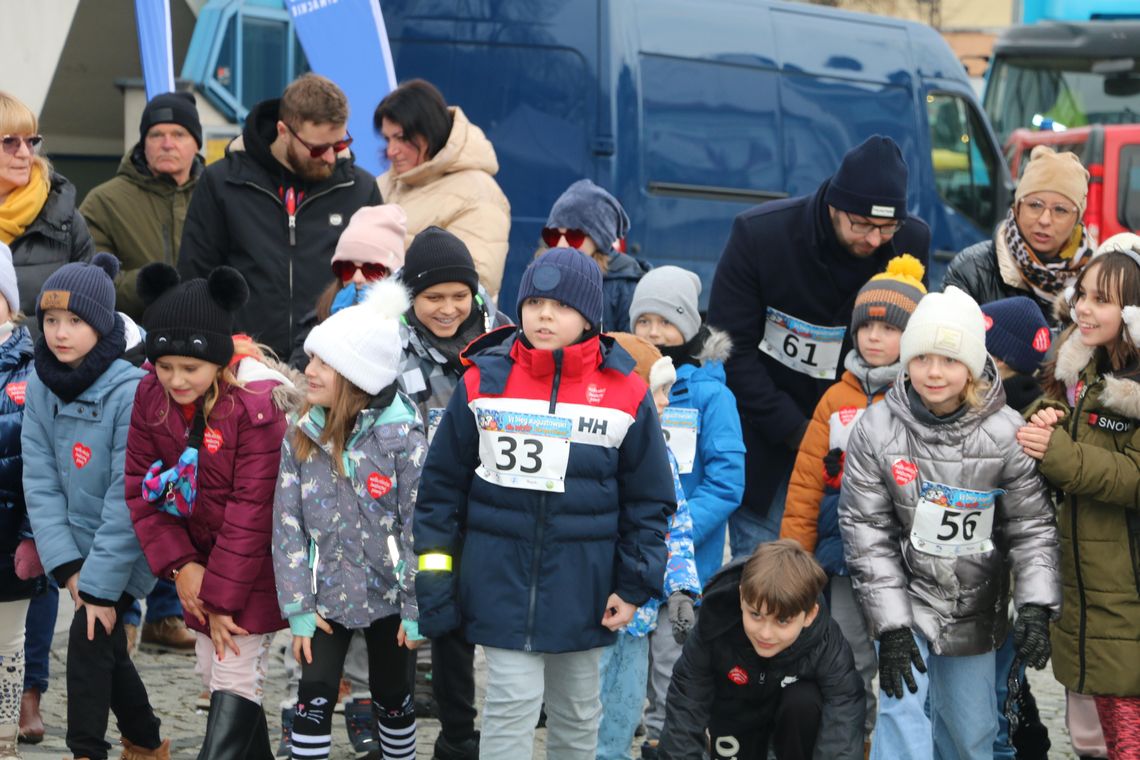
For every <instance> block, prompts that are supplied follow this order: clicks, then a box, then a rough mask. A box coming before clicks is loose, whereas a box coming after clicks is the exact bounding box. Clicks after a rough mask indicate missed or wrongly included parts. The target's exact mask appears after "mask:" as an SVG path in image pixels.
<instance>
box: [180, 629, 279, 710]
mask: <svg viewBox="0 0 1140 760" xmlns="http://www.w3.org/2000/svg"><path fill="white" fill-rule="evenodd" d="M195 635H196V636H197V637H198V643H197V644H195V646H194V653H195V654H196V655H197V656H198V664H197V665H195V666H194V672H196V673H197V674H198V675H199V676H201V678H202V685H203V686H205V687H206V688H207V689H209V690H210V693H211V694H212V693H214V692H215V691H229V692H233V693H234V694H237V695H238V696H239V697H245V698H246V699H248V700H249V701H251V702H256V703H257V704H261V698H262V697H263V696H264V695H265V678H266V676H267V675H268V672H269V670H268V669H269V647H270V643H271V642H272V641H273V634H272V633H256V634H251V635H249V636H234V637H233V640H234V643H235V644H237V648H238V650H239V651H240V652H241V654H234V653H233V650H232V649H229V648H227V649H226V650H225V653H224V657H223V659H221V660H219V659H218V655H217V653H216V652H215V651H214V642H213V641H211V640H210V637H209V636H207V635H206V634H204V633H195Z"/></svg>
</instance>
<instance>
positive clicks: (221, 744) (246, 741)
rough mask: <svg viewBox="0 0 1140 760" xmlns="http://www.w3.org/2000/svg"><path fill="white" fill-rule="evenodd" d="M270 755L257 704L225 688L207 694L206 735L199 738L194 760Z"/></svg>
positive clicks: (250, 759)
mask: <svg viewBox="0 0 1140 760" xmlns="http://www.w3.org/2000/svg"><path fill="white" fill-rule="evenodd" d="M262 744H264V745H265V747H264V750H263V749H262V746H261V745H262ZM272 757H273V753H272V752H271V751H270V749H269V734H268V732H267V731H266V725H265V711H264V710H262V709H261V705H259V704H257V703H256V702H251V701H250V700H248V699H246V698H245V697H240V696H238V695H237V694H234V693H233V692H229V691H215V692H214V693H213V694H211V695H210V717H209V718H207V719H206V738H205V739H203V740H202V749H201V750H199V752H198V760H262V758H265V760H270V759H271V758H272Z"/></svg>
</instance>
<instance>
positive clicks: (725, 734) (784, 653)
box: [659, 539, 864, 760]
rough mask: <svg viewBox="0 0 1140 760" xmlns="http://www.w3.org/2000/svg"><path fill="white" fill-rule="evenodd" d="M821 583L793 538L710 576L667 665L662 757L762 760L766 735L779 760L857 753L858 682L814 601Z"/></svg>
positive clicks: (846, 650) (838, 634)
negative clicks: (679, 648)
mask: <svg viewBox="0 0 1140 760" xmlns="http://www.w3.org/2000/svg"><path fill="white" fill-rule="evenodd" d="M826 583H827V575H826V574H825V573H824V572H823V569H822V568H821V567H820V566H819V564H818V563H817V562H816V561H815V559H814V558H813V557H812V556H811V555H810V554H808V553H807V552H805V551H804V550H803V549H801V548H800V545H799V544H798V543H796V542H795V541H792V540H790V539H785V540H782V541H773V542H771V543H767V544H763V545H762V546H760V547H759V548H758V549H757V550H756V551H755V552H754V553H753V554H752V556H751V557H749V558H748V560H747V561H745V562H744V563H734V564H731V565H729V566H728V567H726V568H724V569H723V570H721V571H720V572H719V573H717V574H716V575H714V576H713V578H712V581H711V582H710V583H709V584H708V585H707V586H706V587H705V596H704V603H703V604H702V606H701V614H700V616H699V617H698V620H697V627H696V629H695V630H694V632H693V634H692V635H690V636H689V639H688V640H687V641H686V642H685V649H684V651H683V652H682V654H681V659H680V660H679V661H678V662H677V666H676V668H675V669H674V671H673V681H672V683H671V684H670V685H669V697H668V701H667V704H666V709H665V727H664V728H663V730H662V734H661V744H660V755H659V756H660V757H661V758H668V760H700V759H701V758H702V757H704V753H705V752H706V751H708V752H709V754H710V755H711V756H712V758H714V760H716V759H718V758H735V759H736V760H764V758H766V757H767V756H768V745H769V742H771V743H772V746H773V749H774V750H775V753H776V757H777V758H779V759H780V760H785V759H792V758H811V757H813V755H814V757H817V758H819V757H824V758H828V760H858V759H859V758H862V757H863V717H864V716H863V712H864V700H863V682H862V680H861V679H860V677H859V673H858V672H857V671H856V670H855V660H854V658H853V656H852V654H851V649H850V647H848V645H847V641H846V640H845V639H844V638H843V633H842V631H840V629H839V626H838V624H836V623H835V622H833V621H832V620H831V616H830V615H829V614H828V612H827V609H826V608H825V607H824V606H823V605H821V604H820V603H819V595H820V592H821V591H822V590H823V587H824V585H825V584H826ZM706 730H707V731H708V738H707V739H706V736H705V731H706Z"/></svg>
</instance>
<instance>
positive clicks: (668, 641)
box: [645, 604, 700, 739]
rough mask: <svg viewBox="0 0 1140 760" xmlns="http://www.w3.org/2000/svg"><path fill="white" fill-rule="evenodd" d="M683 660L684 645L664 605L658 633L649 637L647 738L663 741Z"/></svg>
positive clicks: (658, 613)
mask: <svg viewBox="0 0 1140 760" xmlns="http://www.w3.org/2000/svg"><path fill="white" fill-rule="evenodd" d="M698 610H699V608H698ZM698 614H700V613H699V612H698ZM679 659H681V645H680V644H678V643H677V641H676V639H674V638H673V626H672V625H670V623H669V609H668V607H666V606H665V605H664V604H663V605H661V609H660V610H658V612H657V630H655V631H654V632H653V633H651V634H649V688H648V689H647V690H646V696H647V697H648V699H649V706H648V707H646V708H645V738H647V739H660V738H661V727H662V726H664V725H665V698H666V697H667V696H668V695H669V682H670V681H672V680H673V666H674V665H676V664H677V660H679Z"/></svg>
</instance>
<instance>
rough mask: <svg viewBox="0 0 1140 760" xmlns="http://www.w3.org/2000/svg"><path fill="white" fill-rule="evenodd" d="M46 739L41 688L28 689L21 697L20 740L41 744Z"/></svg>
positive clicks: (26, 742)
mask: <svg viewBox="0 0 1140 760" xmlns="http://www.w3.org/2000/svg"><path fill="white" fill-rule="evenodd" d="M43 740H44V719H43V716H42V715H40V690H39V689H27V690H25V691H24V696H23V697H21V698H20V741H22V742H24V743H25V744H39V743H40V742H42V741H43Z"/></svg>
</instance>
